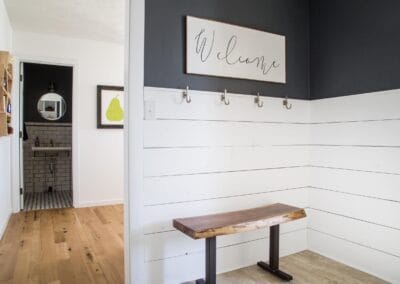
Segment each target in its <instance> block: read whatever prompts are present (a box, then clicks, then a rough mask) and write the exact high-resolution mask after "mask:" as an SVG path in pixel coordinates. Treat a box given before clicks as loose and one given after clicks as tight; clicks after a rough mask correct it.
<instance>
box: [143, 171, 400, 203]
mask: <svg viewBox="0 0 400 284" xmlns="http://www.w3.org/2000/svg"><path fill="white" fill-rule="evenodd" d="M399 180H400V176H399ZM309 181H310V168H308V167H300V168H298V167H295V168H280V169H268V170H256V171H242V172H223V173H210V174H197V175H177V176H163V177H147V178H145V179H144V204H145V205H147V206H148V205H159V204H167V203H179V202H188V201H196V200H206V199H216V198H228V197H235V196H241V195H252V194H261V193H266V192H270V191H281V190H287V189H292V188H298V187H307V186H308V185H309Z"/></svg>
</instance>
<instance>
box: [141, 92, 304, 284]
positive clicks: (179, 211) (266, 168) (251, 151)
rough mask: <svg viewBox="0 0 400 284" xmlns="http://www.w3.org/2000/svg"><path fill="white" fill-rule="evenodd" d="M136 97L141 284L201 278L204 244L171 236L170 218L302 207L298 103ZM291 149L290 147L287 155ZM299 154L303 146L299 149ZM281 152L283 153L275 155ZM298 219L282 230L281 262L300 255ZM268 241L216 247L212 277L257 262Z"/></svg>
mask: <svg viewBox="0 0 400 284" xmlns="http://www.w3.org/2000/svg"><path fill="white" fill-rule="evenodd" d="M190 96H191V97H192V102H191V103H190V104H187V103H186V102H183V101H182V99H181V98H182V90H174V89H160V88H148V87H146V88H145V113H146V114H145V118H146V119H145V121H144V141H143V143H144V192H143V200H144V201H143V203H144V204H143V206H144V208H143V212H144V216H146V217H145V220H144V222H143V225H144V229H143V230H144V235H145V243H146V249H145V262H146V267H147V271H146V273H147V279H148V282H149V283H180V282H183V281H188V280H193V279H196V278H200V277H202V276H203V274H204V240H199V241H194V240H191V239H190V238H188V237H186V236H185V235H183V234H182V233H180V232H177V231H175V230H174V229H173V227H172V219H173V218H177V217H185V216H194V215H202V214H211V213H216V212H223V211H230V210H240V209H244V208H250V207H255V206H261V205H265V204H269V203H273V202H284V203H289V204H292V205H295V206H300V207H307V204H308V190H309V189H308V185H309V167H308V163H309V151H308V146H306V144H307V143H308V141H309V125H308V122H309V119H310V117H309V114H310V110H309V107H310V104H309V102H308V101H301V100H293V101H292V104H293V109H292V110H291V111H288V110H286V109H285V108H284V107H283V105H282V100H281V99H276V98H263V100H264V107H263V108H258V107H257V106H256V105H255V104H254V97H252V96H248V95H233V94H230V95H229V99H230V105H229V106H225V105H224V104H223V103H222V102H221V101H220V93H214V92H200V91H190ZM288 145H297V146H288ZM299 145H304V146H299ZM283 146H285V147H283ZM306 237H307V220H306V219H304V220H299V221H296V222H291V223H288V224H286V225H283V226H282V230H281V242H282V245H281V250H282V254H283V255H287V254H290V253H294V252H297V251H301V250H304V249H306V248H307V238H306ZM267 238H268V232H267V230H259V231H254V232H249V233H245V234H236V235H230V236H225V237H220V238H218V243H217V246H218V272H223V271H228V270H232V269H235V268H239V267H243V266H247V265H252V264H255V263H256V262H257V261H258V260H261V259H266V258H267V251H268V245H267V242H268V239H267Z"/></svg>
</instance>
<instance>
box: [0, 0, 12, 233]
mask: <svg viewBox="0 0 400 284" xmlns="http://www.w3.org/2000/svg"><path fill="white" fill-rule="evenodd" d="M0 50H7V51H12V29H11V25H10V21H9V19H8V15H7V11H6V9H5V6H4V1H0ZM11 208H12V203H11V137H10V136H8V137H0V239H1V237H2V235H3V232H4V230H5V227H6V226H7V223H8V219H9V217H10V214H11V210H12V209H11Z"/></svg>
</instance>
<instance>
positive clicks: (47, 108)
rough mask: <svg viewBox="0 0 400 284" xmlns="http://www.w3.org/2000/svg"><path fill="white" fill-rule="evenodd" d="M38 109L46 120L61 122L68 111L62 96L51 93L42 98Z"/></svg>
mask: <svg viewBox="0 0 400 284" xmlns="http://www.w3.org/2000/svg"><path fill="white" fill-rule="evenodd" d="M37 109H38V112H39V113H40V115H41V116H42V117H43V118H44V119H46V120H59V119H60V118H62V117H63V116H64V114H65V112H66V111H67V104H66V103H65V100H64V98H63V97H62V96H60V95H59V94H57V93H53V92H50V93H47V94H44V95H43V96H41V97H40V99H39V101H38V104H37Z"/></svg>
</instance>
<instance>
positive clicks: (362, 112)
mask: <svg viewBox="0 0 400 284" xmlns="http://www.w3.org/2000/svg"><path fill="white" fill-rule="evenodd" d="M399 105H400V90H398V89H397V90H390V91H383V92H374V93H368V94H361V95H352V96H345V97H337V98H329V99H322V100H314V101H312V102H311V122H312V123H319V122H335V121H336V122H337V121H362V120H384V119H400V113H399Z"/></svg>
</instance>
